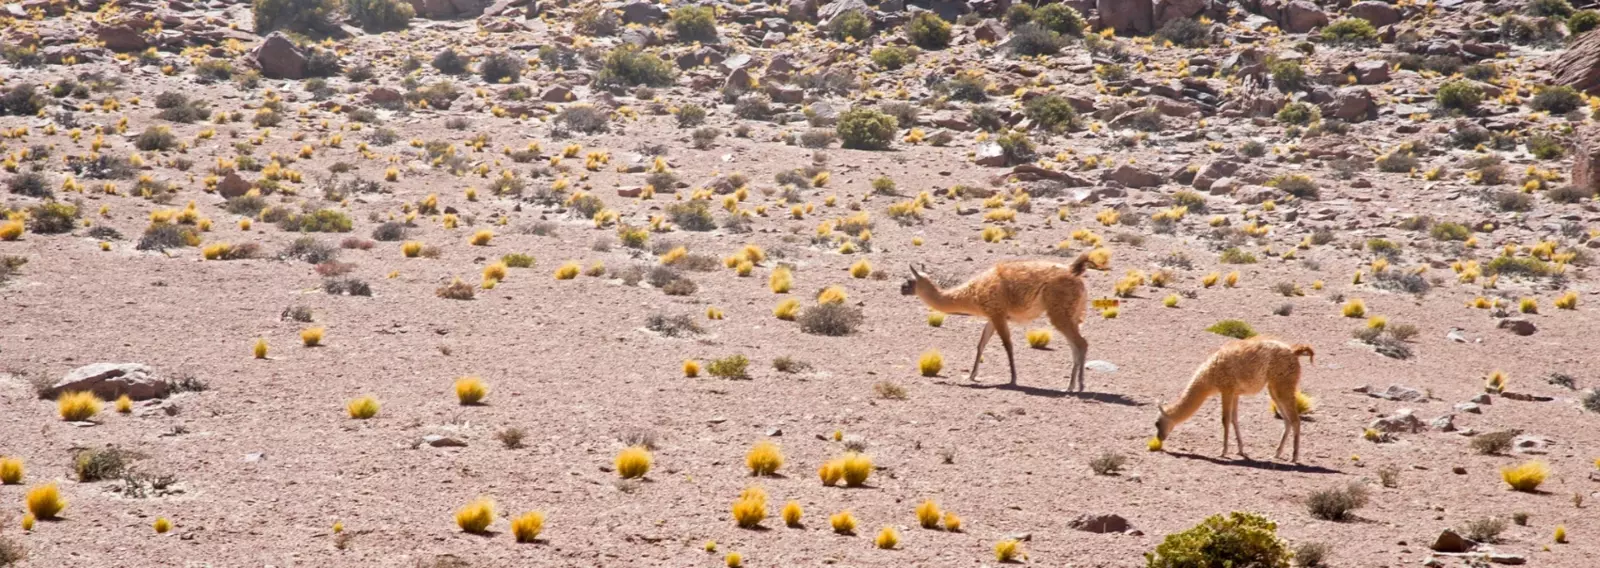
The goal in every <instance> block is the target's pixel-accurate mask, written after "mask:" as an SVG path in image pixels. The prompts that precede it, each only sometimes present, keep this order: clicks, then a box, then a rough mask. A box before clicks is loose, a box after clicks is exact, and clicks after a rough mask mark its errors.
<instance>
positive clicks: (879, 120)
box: [835, 16, 938, 150]
mask: <svg viewBox="0 0 1600 568" xmlns="http://www.w3.org/2000/svg"><path fill="white" fill-rule="evenodd" d="M934 18H935V19H937V18H938V17H937V16H934ZM835 128H836V131H837V133H838V135H839V139H840V140H841V141H842V142H843V144H844V147H845V148H853V149H859V150H882V149H885V148H888V147H889V143H890V141H891V140H893V138H894V133H895V130H896V129H897V128H898V124H897V122H896V121H895V119H894V117H892V116H889V115H887V114H884V113H881V112H878V111H876V110H872V109H869V108H852V109H850V110H847V111H845V112H844V113H842V114H840V115H839V123H838V126H836V127H835Z"/></svg>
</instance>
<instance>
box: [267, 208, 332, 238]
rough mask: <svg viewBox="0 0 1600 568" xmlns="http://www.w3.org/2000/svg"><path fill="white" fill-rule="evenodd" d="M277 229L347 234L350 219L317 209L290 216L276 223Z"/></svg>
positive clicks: (330, 211) (328, 210) (326, 210)
mask: <svg viewBox="0 0 1600 568" xmlns="http://www.w3.org/2000/svg"><path fill="white" fill-rule="evenodd" d="M278 228H280V229H283V230H285V231H290V232H301V233H348V232H350V217H348V216H346V215H345V214H344V213H340V212H338V211H335V210H332V209H318V210H316V211H315V212H312V213H306V214H304V215H290V216H288V217H284V218H283V220H281V221H279V222H278Z"/></svg>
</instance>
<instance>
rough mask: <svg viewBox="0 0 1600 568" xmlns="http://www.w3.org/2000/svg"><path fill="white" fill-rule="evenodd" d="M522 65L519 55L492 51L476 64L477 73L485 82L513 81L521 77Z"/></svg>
mask: <svg viewBox="0 0 1600 568" xmlns="http://www.w3.org/2000/svg"><path fill="white" fill-rule="evenodd" d="M524 65H526V64H525V63H523V61H522V58H521V57H517V56H515V55H512V54H510V53H506V52H500V53H494V54H490V55H489V56H488V57H485V58H483V62H482V63H479V64H478V75H479V76H482V77H483V81H484V82H485V83H490V84H495V83H515V82H517V81H518V80H520V79H522V67H523V66H524Z"/></svg>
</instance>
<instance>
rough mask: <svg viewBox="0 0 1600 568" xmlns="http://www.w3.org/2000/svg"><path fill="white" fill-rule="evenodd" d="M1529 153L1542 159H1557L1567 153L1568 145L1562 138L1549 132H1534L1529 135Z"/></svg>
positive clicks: (1527, 142)
mask: <svg viewBox="0 0 1600 568" xmlns="http://www.w3.org/2000/svg"><path fill="white" fill-rule="evenodd" d="M1525 143H1526V144H1527V145H1528V153H1529V154H1533V157H1535V158H1538V159H1540V160H1555V159H1558V158H1560V157H1562V156H1564V155H1566V153H1567V147H1566V145H1565V144H1564V143H1563V142H1562V141H1561V138H1559V137H1556V136H1551V135H1549V134H1543V133H1540V134H1533V135H1530V136H1528V137H1527V139H1526V141H1525Z"/></svg>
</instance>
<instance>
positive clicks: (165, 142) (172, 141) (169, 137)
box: [133, 126, 178, 152]
mask: <svg viewBox="0 0 1600 568" xmlns="http://www.w3.org/2000/svg"><path fill="white" fill-rule="evenodd" d="M177 144H178V137H177V136H176V135H174V134H173V133H172V130H171V129H169V128H167V127H165V126H150V127H147V128H145V129H144V132H142V133H140V134H139V137H138V138H135V139H134V141H133V145H134V147H136V148H138V149H140V150H144V151H146V152H153V151H164V150H170V149H172V147H173V146H176V145H177Z"/></svg>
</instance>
